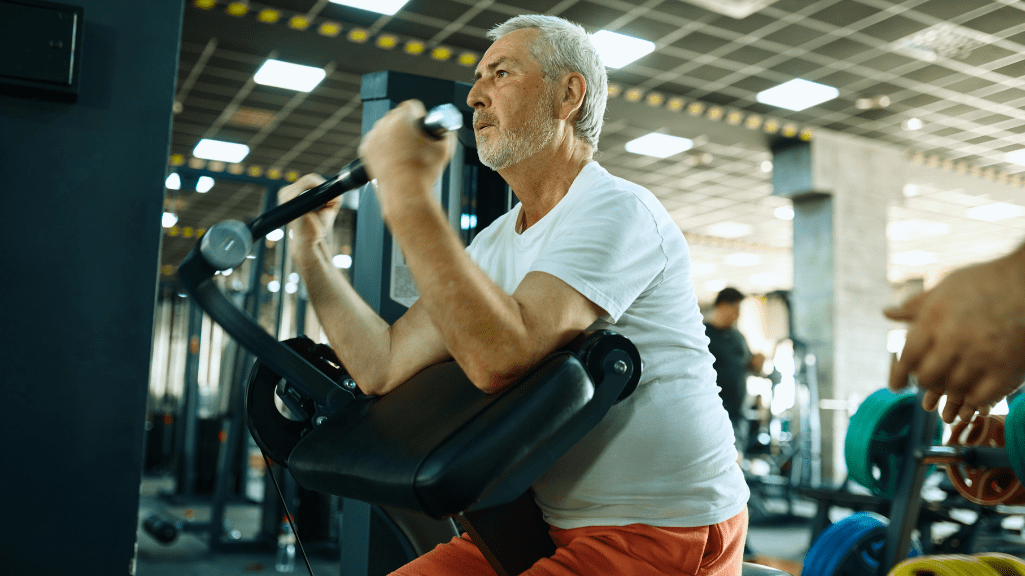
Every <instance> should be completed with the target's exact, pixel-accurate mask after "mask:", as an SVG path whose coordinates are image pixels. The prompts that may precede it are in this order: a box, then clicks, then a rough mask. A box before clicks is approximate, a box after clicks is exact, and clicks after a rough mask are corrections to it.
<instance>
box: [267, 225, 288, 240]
mask: <svg viewBox="0 0 1025 576" xmlns="http://www.w3.org/2000/svg"><path fill="white" fill-rule="evenodd" d="M284 237H285V231H284V230H282V229H281V228H278V229H277V230H271V231H270V232H268V233H267V239H268V240H270V241H271V242H277V241H278V240H281V239H282V238H284Z"/></svg>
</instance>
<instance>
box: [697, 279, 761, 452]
mask: <svg viewBox="0 0 1025 576" xmlns="http://www.w3.org/2000/svg"><path fill="white" fill-rule="evenodd" d="M743 300H744V295H743V294H741V292H740V291H739V290H737V289H736V288H724V289H723V290H722V291H721V292H719V294H718V295H717V296H716V297H715V309H714V310H712V316H711V318H710V319H709V321H708V322H705V334H706V335H707V336H708V351H709V352H711V353H712V356H715V364H713V368H715V373H716V383H717V384H718V385H719V396H720V397H722V403H723V407H725V408H726V412H727V413H729V415H730V422H732V423H733V434H734V436H735V437H736V444H737V451H739V452H740V455H741V457H743V455H744V450H745V448H747V442H748V436H749V431H748V423H747V418H746V417H745V415H744V400H746V399H747V376H748V374H752V373H754V374H760V373H761V371H762V365H763V364H765V356H764V355H762V354H752V353H751V349H750V348H749V347H748V345H747V340H745V339H744V335H743V334H741V333H740V331H739V330H737V320H738V319H739V318H740V303H741V301H743Z"/></svg>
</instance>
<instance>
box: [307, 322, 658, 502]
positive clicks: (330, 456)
mask: <svg viewBox="0 0 1025 576" xmlns="http://www.w3.org/2000/svg"><path fill="white" fill-rule="evenodd" d="M589 338H590V341H589V342H590V343H589V345H588V346H587V347H585V350H586V351H588V352H587V353H583V354H581V353H580V350H581V348H577V349H576V352H577V353H571V352H567V351H563V352H559V353H556V354H553V355H551V356H549V357H547V358H546V359H545V360H544V361H542V362H541V363H540V364H539V365H538V366H536V367H534V368H533V369H532V370H531V371H530V372H529V373H528V374H527V375H525V376H524V377H523V378H521V379H520V380H519V381H517V382H516V383H514V384H513V385H511V386H509V387H508V388H506V389H505V390H503V391H502V392H500V393H497V394H493V395H488V394H484V393H483V392H481V391H480V390H479V389H478V388H476V387H475V386H474V385H473V384H472V383H471V382H470V381H469V380H468V379H467V378H466V376H465V375H464V374H463V372H462V370H461V369H460V368H459V367H458V365H456V363H455V362H446V363H442V364H439V365H436V366H431V367H429V368H427V369H425V370H423V371H422V372H420V373H419V374H417V375H416V376H414V377H413V378H412V379H410V380H409V381H408V382H406V383H404V384H403V385H402V386H399V387H398V388H397V389H395V390H394V391H392V392H390V393H388V394H387V395H385V396H381V397H368V398H361V399H357V400H354V401H353V402H351V403H349V404H348V405H347V406H346V407H345V408H344V409H342V410H341V411H339V412H338V413H336V414H334V415H332V416H331V418H330V419H329V420H328V421H327V422H325V423H323V424H321V425H320V426H318V427H317V428H315V429H314V430H312V431H310V432H309V433H308V434H307V435H306V436H305V437H304V438H303V439H302V440H301V441H300V442H299V443H298V445H297V446H296V447H295V449H294V450H293V451H292V454H291V456H290V457H289V459H288V468H289V470H290V471H291V473H292V475H293V476H294V477H295V479H296V480H297V481H298V483H299V484H300V485H301V486H303V487H305V488H307V489H310V490H317V491H320V492H327V493H330V494H338V495H341V496H345V497H347V498H354V499H357V500H362V501H365V502H370V503H372V504H379V505H386V506H394V507H399V508H405V509H410V510H417V511H421V512H424V513H426V514H428V515H430V516H433V517H436V518H442V517H448V516H454V515H456V514H459V513H460V512H463V511H466V510H468V509H471V508H473V507H487V506H493V505H496V504H502V503H506V502H511V501H513V500H515V499H516V498H517V497H519V496H520V495H521V494H523V492H525V491H526V490H527V489H528V488H529V487H530V485H531V484H532V483H533V482H534V481H535V480H537V478H539V477H540V476H541V475H542V474H543V473H544V472H545V470H547V469H548V468H549V467H550V466H551V465H552V464H554V463H555V461H557V460H558V459H559V458H560V457H562V455H563V454H565V452H566V451H568V450H569V448H571V447H572V446H573V445H574V444H576V443H577V442H578V441H579V440H580V439H581V438H583V436H584V435H585V434H586V433H587V432H588V431H589V430H590V429H591V428H593V427H594V426H595V425H596V424H597V423H598V422H599V421H601V419H602V418H603V417H604V416H605V414H606V413H607V412H608V410H609V408H611V407H612V405H613V404H615V402H616V401H618V399H619V398H620V396H621V394H623V393H624V392H625V391H626V390H628V389H631V390H632V388H631V387H630V385H631V384H632V385H633V386H636V381H637V380H638V379H639V376H640V374H639V363H640V362H639V357H638V356H637V352H636V348H634V347H633V344H632V343H630V342H629V340H627V339H626V338H623V337H622V336H620V335H618V334H615V333H612V332H603V333H599V334H597V336H595V335H591V336H590V337H589ZM635 359H636V361H635ZM617 363H618V364H617ZM588 365H591V366H593V368H592V371H591V372H590V373H589V371H588V368H587V366H588ZM620 369H623V371H622V372H620V371H619V370H620ZM595 371H597V373H595ZM592 374H594V377H592ZM595 380H599V381H600V385H596V384H595V382H594V381H595Z"/></svg>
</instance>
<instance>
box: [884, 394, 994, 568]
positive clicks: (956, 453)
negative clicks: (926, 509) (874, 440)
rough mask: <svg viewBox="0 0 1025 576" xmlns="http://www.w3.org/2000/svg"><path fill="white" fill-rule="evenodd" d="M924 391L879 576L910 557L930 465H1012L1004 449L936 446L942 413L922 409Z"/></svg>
mask: <svg viewBox="0 0 1025 576" xmlns="http://www.w3.org/2000/svg"><path fill="white" fill-rule="evenodd" d="M923 396H924V391H922V390H919V392H918V397H917V406H916V407H915V410H914V411H913V415H912V418H911V428H910V434H909V436H908V442H907V446H906V448H905V453H904V458H903V459H902V464H901V470H900V475H899V479H898V483H897V493H896V494H895V495H894V497H893V502H892V504H891V507H890V515H889V519H890V523H889V525H888V527H887V532H886V544H885V545H884V547H883V554H882V556H881V557H880V561H879V576H885V575H886V574H888V573H889V572H890V570H891V569H892V568H893V567H894V566H895V565H896V564H897V563H899V562H900V561H902V560H903V559H905V558H907V557H908V552H909V550H910V547H911V533H912V531H913V530H914V529H915V526H916V524H917V522H918V513H919V511H920V510H921V507H922V485H923V484H924V482H925V476H926V472H927V470H928V468H929V466H930V465H933V464H941V463H946V462H953V461H961V462H964V463H966V464H968V465H970V466H972V467H978V466H989V467H993V468H1010V467H1011V459H1010V457H1009V456H1008V454H1007V450H1006V449H1004V448H993V447H963V446H933V445H932V439H933V438H935V434H936V427H937V426H938V425H939V416H938V415H937V413H936V412H926V411H925V410H923V409H922V407H921V406H922V398H923Z"/></svg>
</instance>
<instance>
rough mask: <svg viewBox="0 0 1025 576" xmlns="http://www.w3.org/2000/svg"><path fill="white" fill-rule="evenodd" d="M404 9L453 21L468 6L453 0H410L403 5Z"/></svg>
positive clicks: (404, 10)
mask: <svg viewBox="0 0 1025 576" xmlns="http://www.w3.org/2000/svg"><path fill="white" fill-rule="evenodd" d="M402 11H403V12H410V13H413V14H422V15H424V16H430V17H432V18H441V19H442V20H447V21H449V22H451V21H453V20H457V19H458V18H459V17H460V16H462V15H463V13H464V12H466V6H465V5H463V4H460V3H458V2H452V1H451V0H409V1H408V2H407V3H406V4H405V5H404V6H403V7H402Z"/></svg>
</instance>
